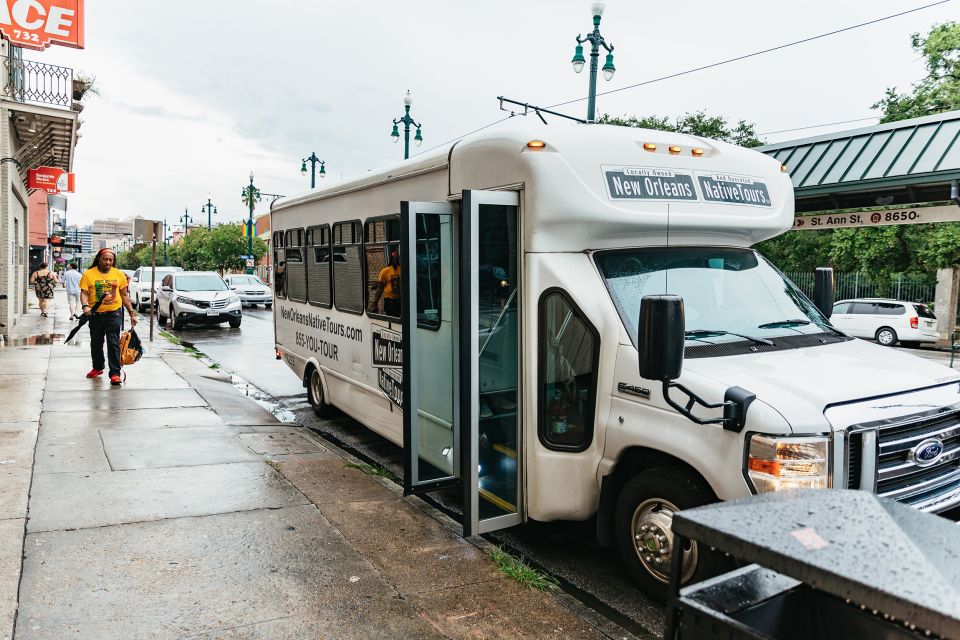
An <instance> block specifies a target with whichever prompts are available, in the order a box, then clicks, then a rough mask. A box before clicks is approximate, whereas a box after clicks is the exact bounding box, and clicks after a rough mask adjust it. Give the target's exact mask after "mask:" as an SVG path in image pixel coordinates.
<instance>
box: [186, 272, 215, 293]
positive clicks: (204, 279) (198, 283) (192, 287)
mask: <svg viewBox="0 0 960 640" xmlns="http://www.w3.org/2000/svg"><path fill="white" fill-rule="evenodd" d="M175 286H176V289H177V291H224V290H225V289H226V288H227V283H226V282H224V281H223V279H222V278H221V277H220V276H218V275H216V274H212V273H211V274H210V275H198V276H177V277H176V283H175Z"/></svg>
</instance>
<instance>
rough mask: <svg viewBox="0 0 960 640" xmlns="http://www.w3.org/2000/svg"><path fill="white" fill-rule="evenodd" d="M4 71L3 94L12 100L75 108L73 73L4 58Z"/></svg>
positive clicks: (40, 64)
mask: <svg viewBox="0 0 960 640" xmlns="http://www.w3.org/2000/svg"><path fill="white" fill-rule="evenodd" d="M4 69H5V71H6V74H5V78H4V80H5V82H4V83H3V93H4V95H5V96H7V97H8V98H10V99H11V100H16V101H17V102H32V103H37V104H54V105H57V106H61V107H67V108H68V109H69V108H71V107H72V105H73V69H71V68H69V67H59V66H57V65H55V64H45V63H43V62H34V61H33V60H21V59H18V58H5V59H4Z"/></svg>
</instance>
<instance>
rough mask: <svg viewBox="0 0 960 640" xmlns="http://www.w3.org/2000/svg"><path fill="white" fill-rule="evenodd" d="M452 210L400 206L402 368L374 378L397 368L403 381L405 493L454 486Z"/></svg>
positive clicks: (456, 345) (454, 261)
mask: <svg viewBox="0 0 960 640" xmlns="http://www.w3.org/2000/svg"><path fill="white" fill-rule="evenodd" d="M456 215H457V209H456V206H455V205H452V204H449V203H445V202H444V203H429V202H403V203H401V215H400V229H399V230H400V243H399V247H397V249H398V251H399V253H400V259H401V262H402V267H403V268H402V270H401V287H400V300H401V309H402V313H401V315H402V319H403V324H402V326H403V337H402V341H403V350H402V353H403V369H402V370H401V371H399V372H397V371H387V370H386V368H383V367H382V368H381V369H380V371H379V372H378V375H379V376H381V377H382V376H385V375H395V374H396V373H399V374H400V376H399V377H400V384H401V385H402V386H403V446H404V456H405V458H404V490H405V492H407V493H423V492H426V491H432V490H436V489H440V488H445V487H451V486H455V485H457V484H459V472H460V453H459V451H460V430H459V428H458V425H457V423H458V416H459V395H458V394H459V389H460V387H459V371H460V366H459V360H458V358H459V339H458V335H459V325H458V320H459V316H458V311H457V304H456V299H457V297H456V293H455V284H456V282H457V277H458V273H457V271H458V268H457V265H458V260H457V255H456V252H457V243H456V237H457V236H456V234H455V226H456ZM374 317H376V316H374ZM375 359H376V358H375ZM387 382H388V383H389V381H387Z"/></svg>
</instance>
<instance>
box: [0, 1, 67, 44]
mask: <svg viewBox="0 0 960 640" xmlns="http://www.w3.org/2000/svg"><path fill="white" fill-rule="evenodd" d="M0 33H3V35H4V36H6V37H7V38H8V39H9V40H10V42H12V43H13V44H17V45H20V46H21V47H26V48H29V49H41V50H42V49H46V48H47V47H48V46H50V45H51V44H59V45H63V46H66V47H74V48H76V49H83V0H0Z"/></svg>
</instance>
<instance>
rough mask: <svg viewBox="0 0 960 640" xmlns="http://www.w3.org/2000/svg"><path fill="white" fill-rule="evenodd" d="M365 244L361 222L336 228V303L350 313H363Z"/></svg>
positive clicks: (334, 270) (339, 225) (334, 232)
mask: <svg viewBox="0 0 960 640" xmlns="http://www.w3.org/2000/svg"><path fill="white" fill-rule="evenodd" d="M362 242H363V236H362V234H361V229H360V223H359V222H338V223H337V224H335V225H333V255H332V256H331V257H332V258H333V302H334V305H335V306H336V307H337V309H339V310H340V311H346V312H347V313H357V314H361V313H363V303H364V300H365V296H364V291H363V264H362V260H363V255H362V254H361V252H360V250H361V247H362V246H363V245H362Z"/></svg>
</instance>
